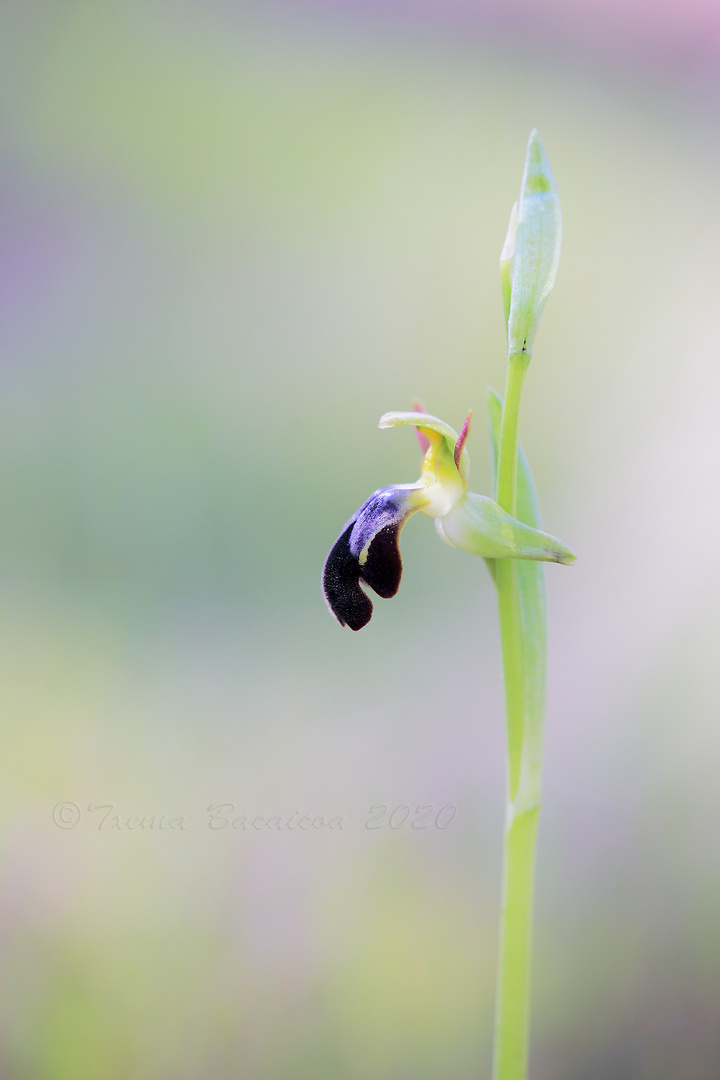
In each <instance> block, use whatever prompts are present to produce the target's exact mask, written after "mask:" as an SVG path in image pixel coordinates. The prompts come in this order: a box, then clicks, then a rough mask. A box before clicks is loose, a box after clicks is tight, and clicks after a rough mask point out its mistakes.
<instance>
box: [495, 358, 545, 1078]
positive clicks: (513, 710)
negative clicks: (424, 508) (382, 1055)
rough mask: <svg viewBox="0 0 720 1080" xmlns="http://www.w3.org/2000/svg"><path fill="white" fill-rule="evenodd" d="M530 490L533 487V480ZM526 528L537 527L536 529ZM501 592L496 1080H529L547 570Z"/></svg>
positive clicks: (507, 423)
mask: <svg viewBox="0 0 720 1080" xmlns="http://www.w3.org/2000/svg"><path fill="white" fill-rule="evenodd" d="M528 359H529V358H528V357H527V356H526V355H520V356H517V357H514V356H511V357H510V359H509V364H508V375H507V387H506V392H505V403H504V407H503V414H502V424H501V428H500V438H499V445H498V456H497V501H498V503H499V504H500V506H502V508H503V509H504V510H507V511H508V513H511V514H513V515H515V514H516V512H517V505H518V496H517V487H518V484H517V471H518V453H519V445H518V420H519V411H520V397H521V393H522V385H523V381H524V376H525V370H526V367H527V361H528ZM528 476H529V472H528ZM526 480H527V478H526ZM529 483H530V484H531V483H532V481H531V479H530V480H529ZM520 510H521V513H522V512H523V511H525V516H528V509H527V507H524V506H521V508H520ZM527 523H528V524H533V525H536V524H537V522H535V521H533V522H529V521H528V522H527ZM495 584H496V586H497V591H498V611H499V618H500V637H501V644H502V657H503V673H504V681H505V703H506V711H507V751H508V771H507V806H506V819H505V835H504V849H503V889H502V908H501V922H500V958H499V966H498V982H497V999H496V1010H495V1045H494V1054H493V1080H525V1078H526V1076H527V1058H528V1041H529V1028H530V1023H529V1021H530V970H531V955H532V907H533V891H534V879H535V849H536V837H537V824H538V814H539V810H540V770H541V765H542V734H543V723H544V712H545V654H546V635H545V602H544V585H543V576H542V568H541V567H540V566H539V565H538V564H537V563H534V564H530V563H527V562H523V563H519V562H518V561H517V560H515V559H497V560H496V563H495Z"/></svg>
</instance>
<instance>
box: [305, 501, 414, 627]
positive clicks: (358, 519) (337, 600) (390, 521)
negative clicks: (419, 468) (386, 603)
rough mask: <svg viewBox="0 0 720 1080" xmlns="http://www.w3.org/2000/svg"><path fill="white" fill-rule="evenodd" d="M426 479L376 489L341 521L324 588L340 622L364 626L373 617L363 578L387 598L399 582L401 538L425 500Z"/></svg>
mask: <svg viewBox="0 0 720 1080" xmlns="http://www.w3.org/2000/svg"><path fill="white" fill-rule="evenodd" d="M424 488H425V485H424V484H395V485H392V486H390V487H385V488H378V490H377V491H374V492H373V494H372V495H371V496H370V498H369V499H366V500H365V502H364V503H363V505H362V506H361V507H360V509H359V510H358V512H357V513H356V514H354V515H353V517H351V518H350V520H349V521H348V522H346V524H345V525H344V526H343V530H342V532H341V533H340V536H339V537H338V538H337V540H336V541H335V543H334V544H333V546H332V548H331V549H330V554H329V555H328V557H327V559H326V560H325V566H324V567H323V593H324V595H325V601H326V603H327V605H328V607H329V608H330V611H331V612H332V614H333V615H334V616H335V618H336V619H337V621H338V622H339V623H340V625H341V626H349V627H350V629H351V630H361V629H362V627H363V626H365V625H366V624H367V623H368V622H369V621H370V618H371V617H372V612H373V605H372V600H371V599H370V597H369V596H368V595H367V593H366V592H364V591H363V589H362V588H361V587H360V582H361V581H362V582H363V583H364V584H366V585H369V586H370V588H371V589H372V590H373V591H374V592H376V593H377V595H378V596H380V597H382V598H383V599H384V600H389V599H390V597H392V596H394V595H395V593H396V592H397V591H398V589H399V587H400V579H401V577H402V559H401V557H400V547H399V544H398V537H399V535H400V530H401V529H402V527H403V525H404V524H405V522H406V521H407V519H408V517H409V516H410V515H411V514H414V513H415V511H416V510H421V509H422V507H423V506H424V505H425V503H426V502H427V495H426V494H425V490H424Z"/></svg>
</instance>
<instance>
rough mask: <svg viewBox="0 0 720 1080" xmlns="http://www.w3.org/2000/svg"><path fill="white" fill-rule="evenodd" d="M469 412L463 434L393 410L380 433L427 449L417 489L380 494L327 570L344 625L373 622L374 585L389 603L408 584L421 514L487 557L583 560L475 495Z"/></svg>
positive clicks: (346, 532) (456, 542) (353, 521)
mask: <svg viewBox="0 0 720 1080" xmlns="http://www.w3.org/2000/svg"><path fill="white" fill-rule="evenodd" d="M470 415H471V414H470V413H468V416H467V419H466V420H465V424H464V425H463V429H462V431H461V432H460V434H459V435H458V433H457V432H456V431H455V430H454V429H453V428H451V427H450V425H449V424H446V423H444V422H443V421H442V420H438V418H437V417H436V416H431V415H430V414H429V413H426V412H417V411H415V412H389V413H385V415H384V416H382V417H381V418H380V421H379V423H378V427H380V428H389V427H401V426H403V425H412V426H414V427H416V428H417V431H418V438H419V440H420V444H421V447H422V448H423V450H424V451H425V454H424V457H423V461H422V465H421V469H420V479H419V480H418V481H417V483H415V484H392V485H390V486H389V487H384V488H379V489H378V490H377V491H375V492H373V494H372V495H371V496H370V498H369V499H366V501H365V502H364V503H363V505H362V506H361V507H360V509H359V510H358V511H357V513H355V514H353V516H352V517H351V518H350V520H349V521H348V522H346V524H345V525H344V526H343V529H342V532H341V533H340V536H339V537H338V538H337V540H336V541H335V543H334V545H333V547H332V549H331V551H330V554H329V555H328V557H327V559H326V561H325V566H324V569H323V591H324V593H325V600H326V601H327V605H328V607H329V608H330V611H331V612H332V614H333V615H334V616H335V618H336V619H337V621H338V622H339V623H340V625H341V626H349V627H350V629H351V630H361V629H362V627H363V626H365V625H366V624H367V623H368V622H369V621H370V618H371V616H372V611H373V605H372V601H371V600H370V597H369V596H368V595H367V593H365V592H364V591H363V589H362V588H361V587H360V582H363V584H365V585H368V586H369V587H370V588H371V589H373V591H374V592H376V593H377V595H378V596H381V597H382V598H383V599H388V598H389V597H391V596H394V595H395V593H396V592H397V591H398V588H399V586H400V578H401V576H402V560H401V558H400V548H399V544H398V540H399V536H400V530H401V529H402V527H403V525H404V524H405V522H406V521H407V520H408V518H409V517H411V515H412V514H414V513H416V512H417V511H420V512H421V513H423V514H426V515H427V516H428V517H432V518H435V528H436V530H437V532H438V534H439V535H440V536H441V537H442V539H443V540H445V542H446V543H448V544H449V545H450V546H451V547H456V548H462V550H463V551H469V552H471V553H472V554H473V555H482V556H484V557H485V558H486V559H535V560H542V561H545V562H558V563H572V562H574V561H575V556H574V554H573V553H572V551H570V549H569V548H568V547H566V546H565V544H563V543H562V542H561V541H560V540H557V539H556V538H555V537H554V536H550V535H549V534H548V533H544V532H541V531H540V530H539V529H533V528H531V527H530V526H529V525H525V524H523V522H522V521H518V520H517V518H514V517H511V516H510V514H508V513H506V512H505V511H504V510H503V509H501V507H500V506H498V504H497V503H496V502H495V500H494V499H491V498H489V497H488V496H487V495H476V494H475V492H472V491H468V490H467V478H468V470H469V466H470V461H469V458H468V452H467V450H466V449H465V442H466V440H467V436H468V432H469V429H470Z"/></svg>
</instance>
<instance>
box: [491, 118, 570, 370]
mask: <svg viewBox="0 0 720 1080" xmlns="http://www.w3.org/2000/svg"><path fill="white" fill-rule="evenodd" d="M513 228H514V225H513V218H512V217H511V219H510V228H509V229H508V238H507V239H506V241H505V247H504V248H503V255H502V256H501V279H502V283H503V295H504V297H505V304H506V311H507V332H508V352H509V355H510V357H512V358H514V359H515V360H524V361H525V362H527V361H528V360H529V359H530V355H531V354H532V346H533V342H534V340H535V334H536V333H537V328H538V323H539V321H540V315H541V313H542V309H543V307H544V306H545V301H546V300H547V298H548V296H549V295H550V292H551V290H552V287H553V285H554V283H555V274H556V273H557V266H558V260H559V258H560V241H561V237H562V219H561V215H560V196H559V195H558V190H557V185H556V183H555V178H554V176H553V174H552V170H551V169H550V164H549V162H548V159H547V156H546V154H545V150H544V149H543V145H542V143H541V142H540V136H539V135H538V133H537V131H535V130H533V131H532V132H531V134H530V139H529V141H528V146H527V152H526V155H525V169H524V171H523V177H522V183H521V185H520V200H519V202H518V210H517V226H516V228H515V233H514V251H513V250H512V247H513V245H512V240H513V236H512V234H513ZM503 256H504V261H503ZM510 266H511V269H510ZM508 277H509V279H510V287H509V293H510V300H509V307H508V301H507V299H506V293H507V278H508Z"/></svg>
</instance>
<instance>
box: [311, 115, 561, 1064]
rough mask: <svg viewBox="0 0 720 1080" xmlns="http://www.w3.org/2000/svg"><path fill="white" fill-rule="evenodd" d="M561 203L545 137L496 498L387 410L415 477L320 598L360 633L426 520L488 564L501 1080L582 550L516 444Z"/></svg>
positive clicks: (496, 461) (514, 257)
mask: <svg viewBox="0 0 720 1080" xmlns="http://www.w3.org/2000/svg"><path fill="white" fill-rule="evenodd" d="M560 234H561V223H560V202H559V198H558V194H557V187H556V185H555V181H554V179H553V175H552V173H551V171H550V167H549V165H548V162H547V158H546V156H545V151H544V150H543V147H542V144H541V142H540V139H539V136H538V134H537V132H536V131H533V132H532V134H531V136H530V140H529V142H528V148H527V154H526V158H525V170H524V172H523V178H522V184H521V189H520V199H519V201H518V202H517V203H516V204H515V206H514V207H513V210H512V214H511V217H510V225H509V228H508V233H507V237H506V239H505V243H504V245H503V249H502V253H501V256H500V280H501V286H502V295H503V304H504V308H505V323H506V328H507V340H508V367H507V384H506V389H505V401H504V404H503V402H502V401H501V399H500V397H499V396H498V395H497V394H496V393H495V392H494V391H490V392H489V396H488V403H487V404H488V411H489V418H490V434H491V454H492V473H493V477H494V486H495V491H494V493H493V497H491V496H488V495H478V494H476V493H474V492H472V491H468V487H467V483H468V474H469V468H470V462H469V457H468V452H467V449H466V446H465V443H466V441H467V437H468V434H469V430H470V415H471V414H470V413H468V416H467V419H466V420H465V423H464V425H463V427H462V430H461V432H460V434H458V433H457V432H456V431H455V430H454V429H453V428H451V427H450V425H449V424H446V423H445V422H444V421H442V420H439V419H438V418H437V417H435V416H432V415H431V414H430V413H426V412H425V411H424V410H423V409H421V408H420V407H419V406H418V407H417V408H416V410H415V411H414V412H391V413H385V415H384V416H383V417H381V419H380V422H379V427H381V428H389V427H401V426H413V427H415V429H416V431H417V435H418V440H419V442H420V446H421V449H422V451H423V459H422V463H421V467H420V478H419V479H418V480H417V481H416V482H415V483H412V484H394V485H391V486H389V487H385V488H379V489H378V490H377V491H375V492H373V494H372V495H371V496H370V497H369V498H368V499H366V501H365V502H364V503H363V505H362V506H361V507H360V509H359V510H358V511H357V512H356V513H355V514H353V516H352V517H351V518H350V519H349V520H348V521H347V522H346V523H345V525H344V526H343V528H342V530H341V532H340V535H339V537H338V538H337V540H336V541H335V544H334V545H333V547H332V548H331V550H330V554H329V555H328V557H327V559H326V561H325V566H324V568H323V592H324V595H325V600H326V602H327V605H328V607H329V608H330V611H331V612H332V614H333V615H334V616H335V618H336V619H337V621H338V622H339V623H340V625H341V626H349V627H350V628H351V629H352V630H360V629H362V627H364V626H366V625H367V623H368V622H369V621H370V618H371V616H372V612H373V605H372V601H371V600H370V597H369V596H368V595H367V593H366V592H365V590H364V589H363V588H362V585H366V586H368V587H369V588H370V589H372V590H373V591H374V592H375V593H376V594H377V595H378V596H380V597H383V598H385V599H387V598H389V597H392V596H394V595H395V594H396V593H397V591H398V588H399V586H400V578H401V576H402V560H401V558H400V548H399V536H400V531H401V530H402V528H403V526H404V525H405V523H406V521H407V520H408V518H410V517H411V516H412V515H413V514H415V513H418V512H419V513H421V514H424V515H426V516H428V517H432V518H434V520H435V527H436V530H437V533H438V535H439V536H440V537H441V538H442V539H443V540H444V541H445V542H446V543H447V544H449V545H450V546H451V547H455V548H461V549H462V550H463V551H467V552H470V553H472V554H474V555H482V556H483V557H484V558H485V560H486V562H487V565H488V568H489V570H490V572H491V574H492V577H493V580H494V582H495V585H496V588H497V596H498V611H499V621H500V637H501V643H502V656H503V670H504V682H505V699H506V711H507V752H508V770H507V811H506V820H505V839H504V869H503V892H502V914H501V927H500V959H499V968H498V988H497V1007H496V1019H495V1044H494V1057H493V1080H524V1078H525V1077H526V1076H527V1047H528V1033H529V1008H530V996H529V987H530V958H531V940H532V901H533V886H534V874H535V845H536V835H537V821H538V813H539V808H540V771H541V764H542V736H543V723H544V715H545V667H546V627H545V588H544V579H543V571H542V563H543V562H557V563H564V564H569V563H572V562H574V561H575V556H574V554H573V552H572V551H571V550H570V549H569V548H568V547H567V546H566V545H565V544H564V543H563V542H562V541H561V540H558V539H557V538H556V537H554V536H551V535H550V534H549V533H545V532H543V531H542V530H541V529H540V515H539V510H538V502H537V495H536V492H535V485H534V482H533V478H532V474H531V472H530V467H529V465H528V463H527V459H526V458H525V455H524V454H523V452H522V449H521V447H520V444H519V441H518V421H519V412H520V398H521V394H522V387H523V381H524V378H525V372H526V370H527V367H528V364H529V362H530V357H531V355H532V348H533V343H534V340H535V335H536V333H537V327H538V322H539V319H540V314H541V312H542V309H543V307H544V305H545V301H546V300H547V297H548V295H549V293H550V290H551V289H552V286H553V283H554V280H555V273H556V270H557V264H558V258H559V254H560Z"/></svg>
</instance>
